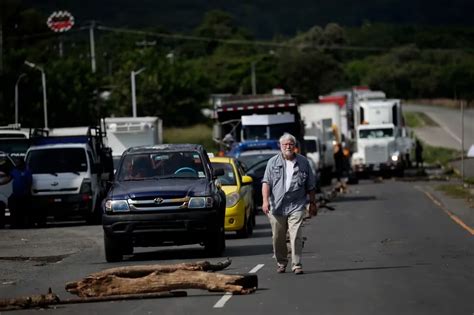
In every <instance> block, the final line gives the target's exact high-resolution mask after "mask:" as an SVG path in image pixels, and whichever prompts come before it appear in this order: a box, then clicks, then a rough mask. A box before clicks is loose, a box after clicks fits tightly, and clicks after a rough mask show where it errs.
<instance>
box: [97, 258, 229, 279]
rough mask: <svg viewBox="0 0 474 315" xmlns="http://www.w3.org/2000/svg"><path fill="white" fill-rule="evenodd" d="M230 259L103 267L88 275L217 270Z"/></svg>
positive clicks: (139, 274)
mask: <svg viewBox="0 0 474 315" xmlns="http://www.w3.org/2000/svg"><path fill="white" fill-rule="evenodd" d="M231 263H232V260H230V259H229V258H227V259H226V260H224V261H221V262H218V263H215V264H211V263H210V262H208V261H198V262H195V263H182V264H173V265H143V266H125V267H116V268H110V269H105V270H103V271H100V272H96V273H93V274H91V275H90V277H97V278H98V277H104V276H108V275H114V276H117V277H123V278H140V277H144V276H147V275H149V274H151V273H153V272H160V273H167V272H174V271H176V270H189V271H219V270H223V269H225V268H227V267H229V266H230V264H231Z"/></svg>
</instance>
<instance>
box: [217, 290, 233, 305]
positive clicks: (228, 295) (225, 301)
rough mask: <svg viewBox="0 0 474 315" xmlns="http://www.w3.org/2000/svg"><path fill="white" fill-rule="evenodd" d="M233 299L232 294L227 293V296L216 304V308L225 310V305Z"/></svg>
mask: <svg viewBox="0 0 474 315" xmlns="http://www.w3.org/2000/svg"><path fill="white" fill-rule="evenodd" d="M231 297H232V293H230V292H226V294H224V295H223V296H222V297H221V298H220V299H219V301H217V303H216V304H214V308H223V307H224V305H225V303H227V301H229V300H230V298H231Z"/></svg>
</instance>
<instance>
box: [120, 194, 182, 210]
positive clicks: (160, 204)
mask: <svg viewBox="0 0 474 315" xmlns="http://www.w3.org/2000/svg"><path fill="white" fill-rule="evenodd" d="M188 201H189V197H182V198H161V197H156V198H148V199H129V200H128V203H129V205H130V210H131V211H163V210H178V209H186V208H187V207H188Z"/></svg>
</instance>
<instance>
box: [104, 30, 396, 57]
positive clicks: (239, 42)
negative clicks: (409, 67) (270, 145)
mask: <svg viewBox="0 0 474 315" xmlns="http://www.w3.org/2000/svg"><path fill="white" fill-rule="evenodd" d="M97 29H99V30H101V31H109V32H116V33H125V34H135V35H145V36H152V37H160V38H169V39H176V40H193V41H201V42H218V43H223V44H230V45H256V46H266V47H277V48H294V47H295V46H297V45H295V44H289V43H276V42H266V41H258V40H244V39H222V38H213V37H204V36H192V35H182V34H167V33H159V32H149V31H138V30H130V29H124V28H114V27H107V26H97ZM301 47H302V48H305V47H304V46H301ZM306 47H311V48H319V49H323V50H359V51H384V50H388V49H389V48H382V47H363V46H344V45H328V46H326V45H319V46H310V45H306Z"/></svg>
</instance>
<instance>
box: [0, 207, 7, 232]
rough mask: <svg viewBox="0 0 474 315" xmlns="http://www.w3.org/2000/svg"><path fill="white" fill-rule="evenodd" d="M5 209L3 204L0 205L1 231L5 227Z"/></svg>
mask: <svg viewBox="0 0 474 315" xmlns="http://www.w3.org/2000/svg"><path fill="white" fill-rule="evenodd" d="M5 209H6V206H5V204H4V203H0V229H3V228H4V227H5V221H6V219H7V217H6V216H5Z"/></svg>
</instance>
